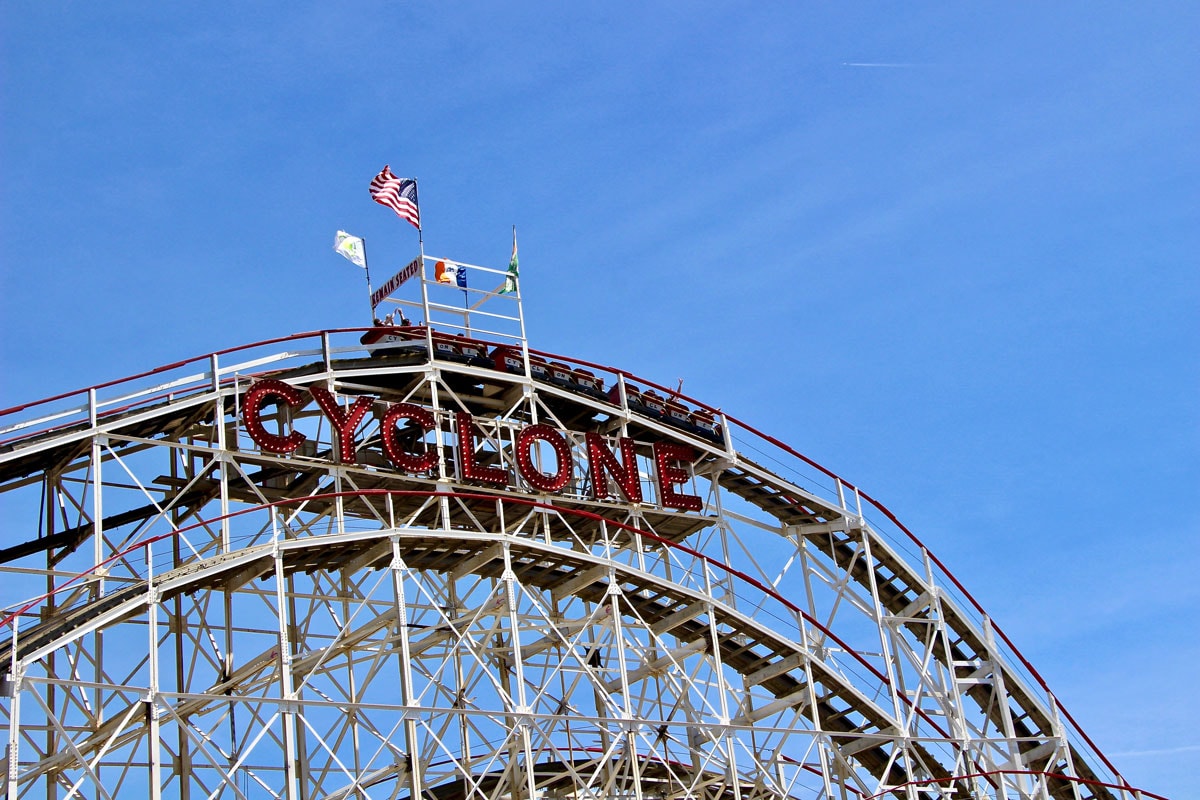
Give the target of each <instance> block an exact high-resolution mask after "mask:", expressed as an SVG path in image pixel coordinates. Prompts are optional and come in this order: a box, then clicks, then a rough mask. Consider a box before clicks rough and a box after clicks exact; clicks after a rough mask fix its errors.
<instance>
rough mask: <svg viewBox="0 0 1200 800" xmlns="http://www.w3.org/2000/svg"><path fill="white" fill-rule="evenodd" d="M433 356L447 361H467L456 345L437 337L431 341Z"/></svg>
mask: <svg viewBox="0 0 1200 800" xmlns="http://www.w3.org/2000/svg"><path fill="white" fill-rule="evenodd" d="M433 354H434V355H435V356H437V357H438V358H444V359H445V360H447V361H457V362H459V363H466V360H467V359H466V357H465V356H463V354H462V351H461V350H459V349H458V345H457V344H456V343H455V342H453V341H451V340H449V339H445V338H442V337H437V336H435V337H434V339H433Z"/></svg>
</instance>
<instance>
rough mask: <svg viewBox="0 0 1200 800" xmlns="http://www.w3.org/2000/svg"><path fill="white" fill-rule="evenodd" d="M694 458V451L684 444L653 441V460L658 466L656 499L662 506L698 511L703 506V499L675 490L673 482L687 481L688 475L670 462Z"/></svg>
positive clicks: (690, 460)
mask: <svg viewBox="0 0 1200 800" xmlns="http://www.w3.org/2000/svg"><path fill="white" fill-rule="evenodd" d="M695 458H696V453H695V451H694V450H692V448H690V447H688V446H687V445H686V444H676V443H675V442H655V443H654V462H655V465H656V466H657V467H658V500H659V502H660V503H662V504H663V505H664V506H666V507H668V508H678V509H680V510H682V511H699V510H700V509H701V508H703V507H704V501H703V500H701V499H700V498H699V497H696V495H694V494H680V493H679V492H677V491H675V484H677V483H687V481H688V478H689V475H688V473H687V470H685V469H680V468H679V467H675V466H672V463H673V462H676V461H685V462H687V463H689V464H690V463H691V462H692V461H693V460H695Z"/></svg>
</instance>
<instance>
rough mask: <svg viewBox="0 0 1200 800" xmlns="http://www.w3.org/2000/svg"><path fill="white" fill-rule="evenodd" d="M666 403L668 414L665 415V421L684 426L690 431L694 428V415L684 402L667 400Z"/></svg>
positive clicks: (676, 425) (678, 426)
mask: <svg viewBox="0 0 1200 800" xmlns="http://www.w3.org/2000/svg"><path fill="white" fill-rule="evenodd" d="M666 404H667V413H666V416H664V417H663V420H664V421H665V422H668V423H670V424H671V425H674V426H675V427H677V428H683V429H684V430H688V431H690V430H693V426H692V416H691V413H690V412H689V411H688V410H687V406H685V405H684V404H683V403H680V402H679V401H678V400H667V401H666Z"/></svg>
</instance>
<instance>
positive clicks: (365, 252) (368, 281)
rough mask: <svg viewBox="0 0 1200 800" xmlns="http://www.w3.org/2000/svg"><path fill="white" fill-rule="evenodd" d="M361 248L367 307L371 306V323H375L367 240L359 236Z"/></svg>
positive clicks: (373, 292) (373, 291)
mask: <svg viewBox="0 0 1200 800" xmlns="http://www.w3.org/2000/svg"><path fill="white" fill-rule="evenodd" d="M358 238H359V239H361V240H362V247H363V271H365V272H366V273H367V305H369V306H371V322H372V323H374V322H375V306H374V305H372V304H371V296H372V295H374V294H375V290H374V289H372V288H371V268H370V267H369V266H367V240H366V239H363V238H362V237H361V236H360V237H358Z"/></svg>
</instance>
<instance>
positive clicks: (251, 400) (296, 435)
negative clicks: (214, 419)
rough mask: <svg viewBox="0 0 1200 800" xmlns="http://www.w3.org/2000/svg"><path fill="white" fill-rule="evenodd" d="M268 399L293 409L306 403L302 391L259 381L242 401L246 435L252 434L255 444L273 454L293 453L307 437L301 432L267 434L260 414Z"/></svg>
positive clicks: (283, 384)
mask: <svg viewBox="0 0 1200 800" xmlns="http://www.w3.org/2000/svg"><path fill="white" fill-rule="evenodd" d="M268 397H274V398H278V399H279V400H283V401H284V402H285V403H287V404H288V405H289V406H291V407H293V408H295V407H296V406H299V405H302V404H303V403H304V398H303V397H301V395H300V391H299V390H298V389H293V388H292V387H291V386H288V385H287V384H286V383H284V382H283V381H274V380H266V381H259V382H258V383H256V384H254V385H253V386H251V387H250V388H249V389H247V390H246V395H245V397H244V398H243V399H242V403H243V405H242V423H243V424H244V425H245V426H246V433H248V434H250V438H251V439H253V440H254V443H255V444H256V445H258V446H259V447H261V448H262V449H263V450H269V451H270V452H272V453H291V452H293V451H294V450H295V449H296V448H297V447H299V446H300V443H301V442H303V441H304V440H305V439H306V438H307V437H306V436H305V435H304V434H303V433H300V431H292V432H291V433H289V434H288V435H287V436H279V435H278V434H274V433H267V429H266V428H264V427H263V423H262V417H261V416H260V414H261V413H262V407H263V404H264V403H265V402H266V401H267V398H268Z"/></svg>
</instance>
